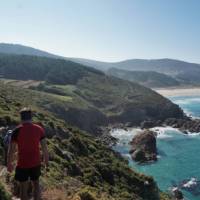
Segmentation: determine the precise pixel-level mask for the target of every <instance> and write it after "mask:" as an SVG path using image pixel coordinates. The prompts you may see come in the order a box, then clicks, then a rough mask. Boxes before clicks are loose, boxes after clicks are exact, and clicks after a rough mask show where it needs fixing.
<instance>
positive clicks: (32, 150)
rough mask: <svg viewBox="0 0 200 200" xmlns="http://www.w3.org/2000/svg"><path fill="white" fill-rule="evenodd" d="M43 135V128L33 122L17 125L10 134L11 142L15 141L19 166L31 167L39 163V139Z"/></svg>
mask: <svg viewBox="0 0 200 200" xmlns="http://www.w3.org/2000/svg"><path fill="white" fill-rule="evenodd" d="M44 137H45V133H44V129H43V128H42V127H41V126H39V125H36V124H33V123H28V122H27V123H23V124H21V125H19V126H18V127H17V128H16V129H15V130H14V131H13V134H12V136H11V142H15V143H17V146H18V161H17V166H18V167H20V168H32V167H36V166H38V165H40V164H41V159H40V147H39V145H40V141H41V140H42V139H43V138H44Z"/></svg>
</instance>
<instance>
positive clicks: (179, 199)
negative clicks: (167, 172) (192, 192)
mask: <svg viewBox="0 0 200 200" xmlns="http://www.w3.org/2000/svg"><path fill="white" fill-rule="evenodd" d="M172 193H173V195H174V197H175V199H176V200H184V198H183V193H182V192H181V191H180V190H179V189H178V188H177V187H175V188H173V189H172Z"/></svg>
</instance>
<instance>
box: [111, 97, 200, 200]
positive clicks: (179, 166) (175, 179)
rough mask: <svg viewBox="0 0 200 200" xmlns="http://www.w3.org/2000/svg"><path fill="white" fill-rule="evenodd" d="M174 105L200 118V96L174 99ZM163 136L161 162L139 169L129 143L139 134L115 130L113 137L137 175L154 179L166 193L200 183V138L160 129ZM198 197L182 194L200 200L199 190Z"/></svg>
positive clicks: (185, 192) (160, 144) (132, 131)
mask: <svg viewBox="0 0 200 200" xmlns="http://www.w3.org/2000/svg"><path fill="white" fill-rule="evenodd" d="M171 100H172V101H173V102H175V103H176V104H179V105H180V107H182V108H183V109H184V110H185V111H186V112H187V113H189V114H190V115H192V116H193V117H200V96H195V97H173V98H171ZM158 130H159V132H160V135H159V136H158V139H157V146H158V151H159V158H158V161H157V162H155V163H152V164H147V165H138V164H136V163H135V162H133V161H132V160H131V158H130V155H129V153H128V151H129V145H128V142H129V141H130V140H131V139H132V137H133V136H134V134H135V133H136V132H137V130H135V129H131V130H129V131H124V130H113V135H114V136H116V137H118V138H119V141H120V142H119V144H118V145H117V146H116V147H115V148H116V150H117V151H119V152H121V153H122V154H123V155H124V156H126V157H127V158H128V159H129V161H130V162H129V163H130V166H132V167H133V168H136V169H137V170H138V171H140V172H143V173H145V174H148V175H152V176H153V177H154V179H155V180H156V181H157V183H158V185H159V187H160V188H161V189H162V190H163V191H167V190H169V189H170V188H171V187H172V186H173V185H177V184H179V183H180V182H182V181H184V180H190V179H191V178H196V179H197V180H200V135H199V134H192V135H189V136H188V135H184V134H182V133H180V132H179V131H178V130H175V129H172V128H158ZM196 190H197V192H199V195H198V194H195V195H193V194H192V193H190V192H187V191H185V190H182V191H183V193H184V195H185V197H186V199H190V200H200V187H196Z"/></svg>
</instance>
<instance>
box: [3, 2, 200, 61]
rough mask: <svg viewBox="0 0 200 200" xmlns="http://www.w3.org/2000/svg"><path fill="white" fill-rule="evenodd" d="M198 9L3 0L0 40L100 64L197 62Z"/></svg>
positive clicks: (156, 4) (187, 4)
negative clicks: (118, 62) (143, 61)
mask: <svg viewBox="0 0 200 200" xmlns="http://www.w3.org/2000/svg"><path fill="white" fill-rule="evenodd" d="M124 2H125V3H124ZM199 7H200V2H199V1H197V0H192V1H186V0H177V1H172V0H169V1H167V2H164V1H161V0H154V1H151V2H150V1H147V0H134V1H132V0H125V1H123V2H122V1H120V0H101V1H95V2H94V1H92V0H85V1H81V0H76V1H72V0H58V1H56V2H54V1H48V0H44V1H42V2H41V1H39V0H35V1H29V2H27V1H25V0H13V1H11V0H8V1H4V2H2V5H1V7H0V11H1V19H0V25H1V32H0V38H1V39H0V42H3V43H14V44H21V45H25V46H31V47H33V48H36V49H40V50H43V51H47V52H50V53H52V54H56V55H61V56H64V57H77V58H85V59H93V60H97V61H103V62H117V61H123V60H129V59H162V58H170V59H177V60H183V61H187V62H192V63H200V57H199V52H200V46H199V45H197V44H199V43H200V38H199V37H198V35H199V34H200V27H199V26H198V23H199V19H200V13H199Z"/></svg>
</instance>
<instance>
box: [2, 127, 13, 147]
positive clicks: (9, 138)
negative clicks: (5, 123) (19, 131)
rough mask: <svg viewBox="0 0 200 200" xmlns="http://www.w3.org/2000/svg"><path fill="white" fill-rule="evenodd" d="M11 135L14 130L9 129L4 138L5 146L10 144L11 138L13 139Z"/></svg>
mask: <svg viewBox="0 0 200 200" xmlns="http://www.w3.org/2000/svg"><path fill="white" fill-rule="evenodd" d="M11 136H12V130H8V131H7V133H6V135H5V136H4V138H3V144H4V146H5V147H8V146H9V144H10V140H11Z"/></svg>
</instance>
